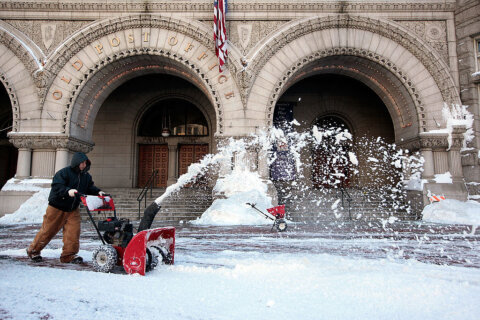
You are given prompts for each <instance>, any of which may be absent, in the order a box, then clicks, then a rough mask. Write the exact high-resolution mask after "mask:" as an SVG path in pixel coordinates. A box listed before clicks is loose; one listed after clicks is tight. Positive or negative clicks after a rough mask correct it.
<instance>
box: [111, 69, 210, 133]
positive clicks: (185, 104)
mask: <svg viewBox="0 0 480 320" xmlns="http://www.w3.org/2000/svg"><path fill="white" fill-rule="evenodd" d="M159 89H161V90H159ZM179 89H180V90H179ZM158 91H162V92H166V91H167V92H168V91H172V92H178V91H181V92H189V93H195V92H196V94H197V95H202V96H203V95H204V94H203V92H202V91H201V90H200V89H199V88H197V87H196V86H195V85H194V84H192V83H191V82H189V81H187V80H185V79H182V78H180V77H177V76H173V75H169V74H160V73H156V74H147V75H143V76H139V77H136V78H133V79H131V80H129V81H126V82H125V83H123V84H122V85H121V86H119V87H118V88H116V89H115V90H114V91H113V92H112V93H111V94H110V96H109V98H108V99H110V98H113V97H115V96H117V94H118V93H120V92H121V93H123V94H125V93H131V94H130V96H132V97H134V96H136V95H147V96H155V95H156V92H158ZM165 127H167V128H168V129H169V131H170V135H173V136H207V135H208V123H207V120H206V119H205V116H204V115H203V114H202V112H201V111H200V110H199V109H198V108H197V107H196V106H195V105H194V104H193V103H192V102H189V101H187V100H185V99H181V98H166V99H161V100H158V101H157V102H155V103H153V104H152V105H151V106H150V107H149V108H148V110H147V111H146V112H145V113H144V115H143V116H142V119H141V120H140V122H139V126H138V130H137V134H138V135H139V136H144V137H160V136H162V130H163V129H164V128H165Z"/></svg>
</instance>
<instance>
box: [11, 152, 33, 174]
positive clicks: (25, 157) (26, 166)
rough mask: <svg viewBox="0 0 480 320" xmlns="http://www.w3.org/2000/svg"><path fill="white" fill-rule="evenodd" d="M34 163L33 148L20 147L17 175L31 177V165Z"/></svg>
mask: <svg viewBox="0 0 480 320" xmlns="http://www.w3.org/2000/svg"><path fill="white" fill-rule="evenodd" d="M31 165H32V149H30V148H19V149H18V159H17V173H16V175H15V177H16V178H18V179H24V178H29V177H30V166H31Z"/></svg>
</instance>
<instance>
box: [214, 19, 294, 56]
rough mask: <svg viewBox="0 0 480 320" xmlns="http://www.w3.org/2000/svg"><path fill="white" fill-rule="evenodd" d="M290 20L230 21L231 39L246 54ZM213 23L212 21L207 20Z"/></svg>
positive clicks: (229, 33) (229, 34) (229, 31)
mask: <svg viewBox="0 0 480 320" xmlns="http://www.w3.org/2000/svg"><path fill="white" fill-rule="evenodd" d="M286 22H288V20H277V21H248V22H247V21H230V22H228V25H227V26H228V36H229V41H230V42H232V43H233V44H234V45H235V46H236V47H238V48H241V52H242V54H243V55H246V54H247V53H248V52H249V51H250V50H251V49H252V48H253V47H254V46H255V45H256V44H257V43H258V42H260V41H261V40H262V39H264V38H265V37H267V36H268V35H269V34H270V33H271V32H273V31H275V30H277V29H278V28H279V27H281V25H282V24H284V23H286ZM206 23H211V21H206Z"/></svg>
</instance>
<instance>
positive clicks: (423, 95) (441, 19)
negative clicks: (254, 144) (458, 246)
mask: <svg viewBox="0 0 480 320" xmlns="http://www.w3.org/2000/svg"><path fill="white" fill-rule="evenodd" d="M479 10H480V5H479V3H478V1H475V0H470V1H467V0H457V1H455V0H446V1H445V0H422V1H410V0H404V1H377V0H371V1H333V0H332V1H331V0H323V1H314V0H303V1H287V0H265V1H245V0H243V1H240V0H238V1H237V0H229V1H228V13H227V33H228V38H229V59H228V64H227V70H225V71H224V72H223V73H220V72H219V70H218V62H217V58H216V56H215V50H214V43H213V35H212V25H213V1H210V0H196V1H195V0H192V1H188V0H185V1H180V0H179V1H153V0H152V1H135V0H131V1H118V2H116V1H93V0H92V1H91V0H66V1H50V0H45V1H34V0H24V1H14V0H9V1H3V2H2V3H0V19H1V20H0V82H1V84H2V86H0V87H1V88H0V103H1V104H2V105H1V106H0V107H1V109H0V117H1V119H0V124H2V129H3V128H7V130H6V131H8V135H6V134H3V135H2V136H0V138H1V141H0V146H1V147H2V149H1V151H2V153H3V154H2V157H1V158H2V163H1V165H2V167H4V168H5V169H4V170H3V171H2V172H3V180H4V182H5V181H6V180H7V179H8V178H10V177H12V175H13V172H14V173H15V177H16V178H18V179H33V178H47V179H48V178H51V177H52V175H53V174H54V172H55V171H56V170H58V169H60V168H62V167H64V166H66V165H67V164H68V163H69V159H70V157H71V155H72V154H73V153H74V152H76V151H83V152H87V153H88V154H89V157H90V158H91V159H92V162H93V163H94V164H95V165H94V166H93V167H92V173H93V175H94V177H95V181H96V184H97V185H99V186H101V187H103V188H113V187H124V188H132V187H137V186H140V185H142V183H144V181H145V179H146V175H148V172H150V171H151V170H152V168H157V169H160V172H161V179H160V181H159V182H158V186H160V187H161V186H166V185H170V184H172V183H173V182H175V181H176V179H177V178H178V176H179V175H180V174H181V173H182V172H184V171H182V170H185V167H186V165H188V164H189V163H191V162H194V161H197V160H198V159H199V158H200V157H201V156H202V155H204V154H205V153H209V152H214V151H215V150H216V148H217V145H218V144H221V143H223V141H224V140H225V139H227V138H229V137H242V136H248V135H249V134H251V133H255V132H258V131H259V130H262V129H265V128H268V127H270V126H272V124H273V123H274V121H275V119H274V116H275V110H276V108H278V105H279V104H282V103H283V104H290V105H292V106H293V113H294V117H295V118H296V119H297V120H300V122H301V124H302V126H303V127H305V128H308V127H311V126H312V125H314V124H315V123H317V122H318V121H319V119H323V118H325V117H333V118H335V119H338V121H342V122H343V123H345V124H347V126H348V127H349V129H350V130H351V131H352V132H353V133H354V134H356V135H358V136H360V135H365V134H367V135H372V136H382V137H384V138H385V139H386V140H388V141H391V142H395V143H396V144H397V145H399V146H401V147H402V148H406V149H409V150H412V151H420V152H421V153H422V155H423V157H424V159H425V163H424V171H423V178H424V179H425V180H426V181H427V183H426V184H425V185H424V190H423V191H420V193H422V192H423V193H425V192H426V190H427V189H428V190H431V191H433V192H438V193H443V194H445V195H447V196H448V197H455V198H458V199H463V200H465V199H466V198H467V195H468V194H469V192H470V193H471V194H475V193H476V192H477V193H478V190H477V189H478V188H476V186H477V184H478V183H479V182H480V163H479V143H480V135H479V128H480V122H479V74H478V71H479V70H480V60H479V59H480V58H479V56H480V46H479V41H480V22H479V16H480V12H479ZM300 96H301V97H302V99H301V101H299V99H298V97H300ZM445 104H446V105H452V104H453V105H468V106H469V109H468V110H469V111H470V112H471V113H472V114H474V123H473V135H474V138H473V140H471V141H470V142H469V144H468V149H465V148H463V149H462V143H463V140H464V135H463V133H464V132H465V130H466V128H465V127H462V126H457V127H454V128H453V131H452V132H451V134H447V133H445V132H442V131H441V130H439V129H443V128H445V127H446V123H445V122H444V120H443V117H442V109H443V108H444V106H445ZM152 119H157V120H158V121H153V120H152ZM155 123H156V124H157V125H155ZM163 127H168V128H169V130H170V131H169V135H168V136H164V135H162V133H163V131H162V128H163ZM6 131H5V130H4V131H2V132H6ZM449 141H450V142H449ZM4 155H5V156H4ZM251 157H252V159H254V160H255V161H254V162H255V163H256V165H257V170H258V171H259V172H260V174H261V176H262V177H263V178H264V179H266V180H268V179H269V178H270V177H269V168H268V165H267V164H266V159H265V157H263V155H262V154H257V153H255V151H252V154H251ZM3 159H10V160H9V162H8V163H7V162H6V160H3ZM12 159H13V160H12ZM12 163H13V164H12ZM225 170H227V171H228V166H227V167H226V168H223V172H225ZM447 171H448V172H450V173H451V175H452V180H453V183H452V184H448V185H447V184H438V183H435V182H434V180H433V178H434V175H435V174H441V173H445V172H447ZM467 188H468V190H467ZM273 192H274V191H273ZM22 201H24V197H23V198H22V196H21V195H18V193H15V192H12V191H7V190H3V191H2V192H0V202H2V203H3V204H2V208H3V209H2V210H3V211H4V212H3V213H5V212H8V211H9V210H10V211H11V210H12V208H14V207H16V206H17V207H18V205H19V203H21V202H22ZM421 201H422V203H423V204H425V203H426V198H425V197H424V198H423V200H421ZM7 203H8V205H7ZM7 206H8V208H6V207H7Z"/></svg>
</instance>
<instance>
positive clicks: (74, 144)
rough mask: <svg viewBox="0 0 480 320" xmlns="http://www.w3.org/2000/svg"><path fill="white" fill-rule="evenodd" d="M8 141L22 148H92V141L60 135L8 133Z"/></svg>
mask: <svg viewBox="0 0 480 320" xmlns="http://www.w3.org/2000/svg"><path fill="white" fill-rule="evenodd" d="M9 138H10V139H9V140H10V142H11V143H12V144H13V145H14V146H15V147H16V148H19V149H20V148H23V149H55V150H56V149H57V148H63V149H68V150H71V151H74V152H77V151H80V152H85V153H88V152H90V151H92V150H93V146H94V143H92V142H86V141H81V140H78V139H75V138H72V137H65V136H61V135H48V134H45V135H42V134H39V133H37V134H22V133H19V134H9Z"/></svg>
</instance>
